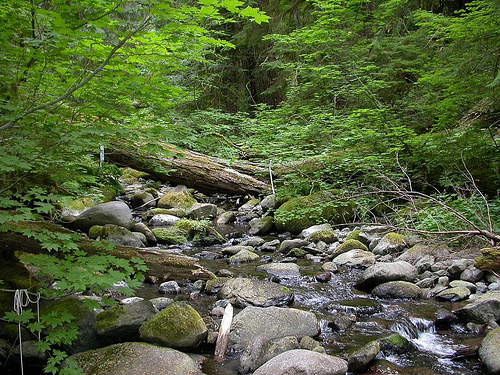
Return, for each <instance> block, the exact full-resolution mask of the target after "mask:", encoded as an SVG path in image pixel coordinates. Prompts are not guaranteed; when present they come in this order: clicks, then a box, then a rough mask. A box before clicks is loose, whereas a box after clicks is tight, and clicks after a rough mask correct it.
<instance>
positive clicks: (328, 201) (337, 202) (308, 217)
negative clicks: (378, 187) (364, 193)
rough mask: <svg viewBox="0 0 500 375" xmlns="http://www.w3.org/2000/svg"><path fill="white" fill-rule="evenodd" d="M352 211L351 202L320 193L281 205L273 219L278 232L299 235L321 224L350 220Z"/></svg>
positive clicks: (352, 204)
mask: <svg viewBox="0 0 500 375" xmlns="http://www.w3.org/2000/svg"><path fill="white" fill-rule="evenodd" d="M353 209H354V203H353V202H349V201H347V200H344V199H339V198H338V196H337V195H336V194H334V193H332V192H328V191H322V192H319V193H316V194H312V195H308V196H303V197H298V198H294V199H291V200H289V201H287V202H285V203H283V204H282V205H281V206H280V207H279V208H278V209H277V210H276V212H275V215H274V219H275V225H276V229H277V230H278V231H279V232H286V231H289V232H292V233H300V231H302V230H303V229H306V228H309V227H310V226H312V225H315V224H318V223H321V222H331V223H332V224H342V223H345V222H347V221H349V220H350V219H351V217H352V215H353Z"/></svg>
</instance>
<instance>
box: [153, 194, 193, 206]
mask: <svg viewBox="0 0 500 375" xmlns="http://www.w3.org/2000/svg"><path fill="white" fill-rule="evenodd" d="M195 203H196V199H194V198H193V196H192V195H191V193H190V192H189V191H188V190H171V191H168V192H166V193H165V194H164V195H162V197H161V198H160V199H159V200H158V207H159V208H181V209H184V210H187V209H189V208H190V207H191V206H193V205H194V204H195Z"/></svg>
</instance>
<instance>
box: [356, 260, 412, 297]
mask: <svg viewBox="0 0 500 375" xmlns="http://www.w3.org/2000/svg"><path fill="white" fill-rule="evenodd" d="M417 276H418V271H417V269H416V268H415V267H414V266H412V265H411V264H410V263H408V262H405V261H398V262H391V263H377V264H374V265H373V266H370V267H368V268H367V269H366V270H365V271H364V272H363V275H361V278H360V279H359V280H358V282H357V287H358V288H359V289H361V290H365V291H371V290H372V289H373V288H375V287H376V286H377V285H379V284H382V283H385V282H388V281H396V280H402V281H409V282H413V281H415V279H416V278H417Z"/></svg>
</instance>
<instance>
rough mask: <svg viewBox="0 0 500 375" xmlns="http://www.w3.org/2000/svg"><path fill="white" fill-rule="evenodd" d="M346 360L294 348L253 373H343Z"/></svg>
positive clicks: (336, 374)
mask: <svg viewBox="0 0 500 375" xmlns="http://www.w3.org/2000/svg"><path fill="white" fill-rule="evenodd" d="M346 372H347V362H346V361H344V360H343V359H341V358H338V357H333V356H330V355H327V354H320V353H316V352H313V351H311V350H304V349H294V350H289V351H287V352H285V353H282V354H280V355H278V356H276V357H274V358H273V359H271V360H270V361H268V362H266V363H265V364H264V365H262V366H261V367H259V368H258V369H257V370H256V371H255V372H254V375H286V374H301V375H344V374H345V373H346Z"/></svg>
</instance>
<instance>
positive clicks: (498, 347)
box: [478, 328, 500, 375]
mask: <svg viewBox="0 0 500 375" xmlns="http://www.w3.org/2000/svg"><path fill="white" fill-rule="evenodd" d="M478 354H479V358H481V361H483V364H484V365H485V366H486V368H487V370H488V373H489V374H493V375H498V374H500V328H497V329H494V330H493V331H490V332H488V334H487V335H486V337H485V338H484V339H483V341H482V342H481V345H480V346H479V352H478Z"/></svg>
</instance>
